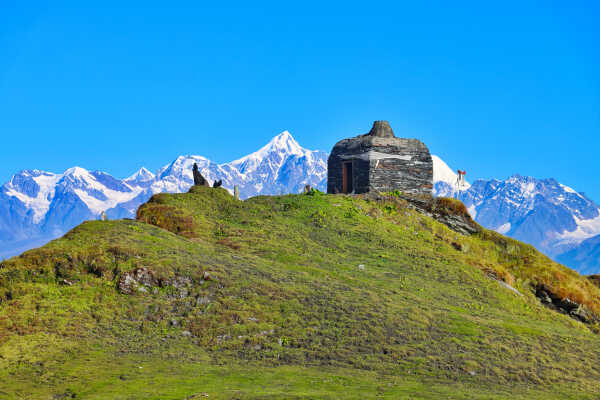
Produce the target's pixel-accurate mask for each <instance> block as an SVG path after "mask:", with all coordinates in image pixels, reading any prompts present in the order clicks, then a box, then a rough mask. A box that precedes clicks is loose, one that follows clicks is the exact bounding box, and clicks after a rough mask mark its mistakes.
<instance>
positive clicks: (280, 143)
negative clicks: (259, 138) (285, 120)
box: [259, 131, 303, 154]
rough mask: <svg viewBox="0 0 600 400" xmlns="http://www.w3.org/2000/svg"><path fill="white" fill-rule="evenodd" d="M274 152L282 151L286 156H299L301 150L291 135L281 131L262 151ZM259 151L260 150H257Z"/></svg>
mask: <svg viewBox="0 0 600 400" xmlns="http://www.w3.org/2000/svg"><path fill="white" fill-rule="evenodd" d="M267 148H268V149H270V150H271V151H274V150H284V151H285V152H286V153H288V154H301V153H302V151H303V149H302V147H300V145H299V144H298V142H296V140H295V139H294V138H293V137H292V135H291V133H289V132H288V131H283V132H281V133H280V134H279V135H277V136H275V137H274V138H273V139H271V141H270V142H269V143H267V145H266V146H265V147H263V148H262V149H261V150H264V149H267ZM259 151H260V150H259Z"/></svg>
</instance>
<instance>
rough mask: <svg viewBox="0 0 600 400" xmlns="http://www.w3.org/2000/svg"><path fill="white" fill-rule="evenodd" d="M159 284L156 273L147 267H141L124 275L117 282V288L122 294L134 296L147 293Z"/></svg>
mask: <svg viewBox="0 0 600 400" xmlns="http://www.w3.org/2000/svg"><path fill="white" fill-rule="evenodd" d="M157 284H158V281H157V280H156V278H155V277H154V273H153V272H152V271H151V270H150V269H148V268H146V267H141V268H136V269H134V270H133V271H129V272H125V273H124V274H122V275H121V277H120V278H119V281H118V282H117V288H118V289H119V292H120V293H122V294H133V293H136V292H147V291H148V288H150V287H152V286H156V285H157Z"/></svg>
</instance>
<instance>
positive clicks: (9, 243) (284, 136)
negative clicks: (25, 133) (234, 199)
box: [0, 131, 327, 257]
mask: <svg viewBox="0 0 600 400" xmlns="http://www.w3.org/2000/svg"><path fill="white" fill-rule="evenodd" d="M194 163H197V164H198V167H199V168H200V171H201V173H202V174H203V175H204V177H205V178H206V179H208V180H209V181H210V182H213V181H214V180H216V179H222V180H223V186H224V187H225V188H227V189H229V190H233V187H234V185H238V186H239V188H240V195H241V197H242V198H247V197H252V196H256V195H261V194H265V195H266V194H279V193H297V192H299V191H300V190H301V189H302V188H303V187H304V185H307V184H308V185H311V186H313V187H316V188H318V189H320V190H325V188H326V182H327V153H325V152H323V151H312V150H307V149H304V148H302V147H301V146H300V145H299V144H298V143H297V142H296V140H295V139H294V138H293V137H292V135H291V134H290V133H289V132H288V131H283V132H282V133H280V134H279V135H277V136H275V137H274V138H273V139H272V140H271V141H270V142H269V143H267V144H266V145H265V146H264V147H262V148H261V149H259V150H258V151H256V152H254V153H252V154H249V155H247V156H245V157H243V158H241V159H239V160H235V161H232V162H230V163H225V164H216V163H214V162H212V161H210V160H209V159H207V158H205V157H202V156H197V155H188V156H179V157H177V159H175V160H174V161H173V162H171V163H170V164H168V165H166V166H164V167H163V168H161V169H159V170H158V171H157V173H156V174H154V173H152V172H151V171H149V170H148V169H146V168H144V167H142V168H141V169H140V170H138V171H137V172H135V173H134V174H133V175H131V176H130V177H128V178H125V179H117V178H114V177H112V176H111V175H109V174H107V173H104V172H100V171H93V172H90V171H88V170H86V169H84V168H81V167H73V168H70V169H68V170H66V171H65V172H64V173H62V174H55V173H51V172H45V171H39V170H25V171H21V172H19V173H18V174H16V175H14V176H13V177H12V178H11V180H10V181H9V182H7V183H6V184H4V185H3V186H2V187H1V188H0V257H10V256H13V255H16V254H18V253H20V252H22V251H24V250H27V249H28V248H31V247H33V246H38V245H40V244H43V243H44V242H47V241H48V240H51V239H54V238H56V237H59V236H61V235H62V234H64V233H65V232H67V231H68V230H69V229H71V228H73V227H74V226H76V225H78V224H80V223H81V222H83V221H85V220H89V219H97V218H99V216H100V214H101V213H102V212H103V211H104V212H106V214H107V215H108V217H109V218H131V217H133V216H135V211H136V210H137V208H138V207H139V206H140V205H141V204H143V203H144V202H146V201H147V200H148V199H149V198H150V197H151V196H152V195H153V194H155V193H161V192H169V193H177V192H185V191H187V190H188V189H189V188H190V186H192V184H193V177H192V166H193V164H194Z"/></svg>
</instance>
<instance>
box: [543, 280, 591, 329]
mask: <svg viewBox="0 0 600 400" xmlns="http://www.w3.org/2000/svg"><path fill="white" fill-rule="evenodd" d="M535 295H536V297H537V298H539V299H540V301H541V302H542V304H543V305H545V306H546V307H549V308H551V309H553V310H555V311H558V312H560V313H562V314H566V315H568V316H570V317H571V318H573V319H576V320H578V321H581V322H584V323H592V322H598V321H599V320H600V319H599V318H598V316H597V315H595V314H594V313H593V312H591V311H590V310H588V309H587V308H586V307H585V306H583V305H581V304H579V303H577V302H575V301H573V300H571V299H569V298H568V297H565V298H562V297H560V296H558V295H557V294H555V293H554V292H553V291H552V289H550V288H549V287H548V286H547V285H544V284H543V283H540V284H538V285H536V287H535Z"/></svg>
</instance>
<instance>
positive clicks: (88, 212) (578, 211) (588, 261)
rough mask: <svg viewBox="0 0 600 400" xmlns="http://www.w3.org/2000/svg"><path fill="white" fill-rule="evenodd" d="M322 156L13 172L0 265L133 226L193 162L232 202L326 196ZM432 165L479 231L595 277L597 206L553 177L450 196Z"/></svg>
mask: <svg viewBox="0 0 600 400" xmlns="http://www.w3.org/2000/svg"><path fill="white" fill-rule="evenodd" d="M327 157H328V154H327V153H326V152H323V151H312V150H307V149H304V148H302V147H301V146H300V145H299V144H298V143H297V142H296V140H294V138H293V137H292V135H291V134H290V133H289V132H288V131H284V132H282V133H280V134H279V135H277V136H275V137H274V138H273V139H272V140H271V141H270V142H269V143H267V144H266V145H265V146H264V147H262V148H261V149H259V150H258V151H256V152H254V153H252V154H249V155H247V156H245V157H242V158H240V159H238V160H235V161H231V162H229V163H225V164H216V163H214V162H212V161H210V160H209V159H208V158H205V157H202V156H198V155H187V156H179V157H177V158H176V159H175V160H174V161H173V162H171V163H170V164H168V165H166V166H164V167H163V168H161V169H159V170H158V171H157V172H156V173H152V172H151V171H149V170H148V169H146V168H141V169H140V170H139V171H137V172H135V173H134V174H133V175H131V176H130V177H128V178H125V179H117V178H114V177H112V176H110V175H109V174H106V173H104V172H98V171H94V172H90V171H87V170H86V169H84V168H81V167H73V168H70V169H68V170H66V171H65V172H64V173H62V174H54V173H50V172H44V171H39V170H26V171H21V172H20V173H18V174H16V175H14V176H13V177H12V179H11V180H10V181H9V182H7V183H6V184H4V185H3V186H2V187H1V188H0V258H4V257H10V256H14V255H16V254H19V253H20V252H22V251H24V250H27V249H29V248H32V247H35V246H39V245H42V244H43V243H45V242H47V241H49V240H51V239H54V238H57V237H59V236H61V235H63V234H64V233H65V232H67V231H68V230H69V229H71V228H73V227H74V226H76V225H78V224H79V223H81V222H82V221H85V220H88V219H96V218H99V216H100V215H101V213H102V212H106V214H107V215H108V217H109V218H132V217H134V216H135V212H136V210H137V208H138V207H139V205H141V204H142V203H144V202H146V201H147V200H148V199H149V198H150V196H152V195H153V194H155V193H161V192H169V193H177V192H185V191H187V190H188V189H189V188H190V186H191V185H192V183H193V176H192V166H193V164H194V163H197V164H198V167H199V168H200V170H201V173H202V175H203V176H204V177H205V178H206V179H208V180H209V182H213V181H214V180H218V179H222V180H223V186H224V187H225V188H226V189H228V190H230V191H231V190H233V187H234V185H238V186H239V188H240V194H241V197H242V198H248V197H252V196H256V195H268V194H282V193H298V192H300V191H301V190H302V188H303V187H304V186H305V185H307V184H308V185H311V186H312V187H316V188H318V189H320V190H323V191H324V190H326V187H327ZM432 158H433V169H434V172H433V177H434V194H435V195H437V196H449V197H457V198H460V199H461V200H462V201H463V202H464V203H465V205H466V206H467V208H468V209H469V212H470V213H471V215H472V216H473V217H474V218H475V220H476V221H477V222H479V223H480V224H481V225H483V226H485V227H487V228H489V229H494V230H496V231H498V232H500V233H502V234H506V235H508V236H511V237H514V238H516V239H519V240H522V241H525V242H527V243H531V244H533V245H534V246H536V247H537V248H538V249H540V250H542V251H543V252H545V253H546V254H548V255H549V256H551V257H554V258H557V257H558V258H559V259H560V260H568V262H567V261H563V262H565V263H566V264H567V265H569V266H571V267H572V268H575V269H585V270H586V272H600V256H599V254H600V207H598V205H596V204H595V203H594V202H593V201H591V200H590V199H588V198H587V197H586V196H585V195H584V194H583V193H577V192H576V191H575V190H573V189H571V188H569V187H568V186H566V185H563V184H560V183H558V182H556V181H555V180H554V179H535V178H531V177H523V176H519V175H513V176H511V177H510V178H508V179H506V180H504V181H501V180H497V179H492V180H476V181H474V182H472V183H471V184H469V183H468V182H465V183H464V184H463V185H462V186H461V187H460V188H459V187H457V185H456V178H457V175H456V172H455V171H454V170H453V169H452V168H450V167H449V166H448V165H447V164H446V163H445V162H444V161H443V160H442V159H441V158H440V157H438V156H435V155H432ZM580 246H582V247H581V248H580ZM561 254H569V256H568V257H567V256H565V257H566V258H560V255H561ZM578 260H580V261H578Z"/></svg>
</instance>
